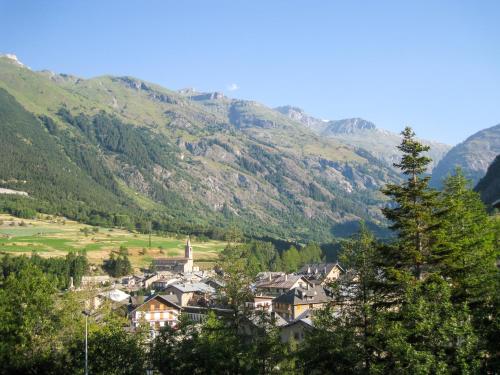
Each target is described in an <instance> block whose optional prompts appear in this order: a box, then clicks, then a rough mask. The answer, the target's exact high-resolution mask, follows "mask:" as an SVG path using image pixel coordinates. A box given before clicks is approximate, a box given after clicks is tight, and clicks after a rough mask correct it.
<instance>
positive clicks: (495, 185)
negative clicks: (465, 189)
mask: <svg viewBox="0 0 500 375" xmlns="http://www.w3.org/2000/svg"><path fill="white" fill-rule="evenodd" d="M475 190H476V191H478V192H479V194H480V195H481V199H482V200H483V202H484V203H485V204H486V205H488V206H491V205H495V206H499V205H500V154H499V155H497V157H496V158H495V160H494V161H493V163H491V165H490V166H489V167H488V171H487V172H486V175H485V176H484V177H483V178H482V179H481V180H480V181H479V183H478V184H477V186H476V188H475Z"/></svg>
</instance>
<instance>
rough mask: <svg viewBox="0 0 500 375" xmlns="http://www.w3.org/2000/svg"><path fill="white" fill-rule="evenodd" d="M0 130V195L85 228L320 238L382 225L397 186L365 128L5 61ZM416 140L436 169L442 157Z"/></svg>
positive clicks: (217, 96) (386, 143) (384, 154)
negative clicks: (128, 221) (143, 224)
mask: <svg viewBox="0 0 500 375" xmlns="http://www.w3.org/2000/svg"><path fill="white" fill-rule="evenodd" d="M0 131H1V134H2V137H1V139H0V157H1V158H2V160H3V161H4V162H3V163H1V164H0V188H6V189H13V190H17V191H23V192H26V193H28V194H29V196H30V197H32V198H36V200H37V204H38V205H39V207H40V208H41V209H43V207H44V205H51V207H56V209H57V210H58V212H59V213H61V214H64V215H66V216H68V217H73V218H78V219H81V220H83V221H87V222H92V223H99V221H100V220H108V219H109V220H114V221H115V222H116V221H117V220H118V219H117V218H118V217H130V218H141V217H147V218H149V219H150V220H151V218H153V219H154V220H156V221H158V222H163V223H165V222H166V223H168V225H167V227H168V228H172V226H173V224H172V223H181V224H179V225H180V226H188V228H189V227H191V228H192V227H197V228H200V227H203V228H207V227H220V228H226V227H232V226H235V227H239V228H241V229H242V230H243V231H244V232H245V233H246V234H248V235H252V236H274V237H279V238H283V239H294V240H305V241H307V240H318V241H324V240H328V239H330V238H332V236H342V235H349V234H350V233H352V232H353V231H354V230H355V229H356V227H357V224H356V223H357V222H358V221H359V220H360V219H363V220H365V221H367V222H368V223H369V224H370V225H371V226H372V228H374V229H376V230H377V229H379V228H383V227H384V225H385V222H384V219H383V217H382V215H381V212H380V207H381V206H382V205H383V204H384V197H383V196H382V194H381V193H380V188H381V187H383V186H384V185H385V184H386V183H391V182H399V181H401V176H400V174H399V173H398V172H397V171H396V170H395V169H394V168H393V167H392V162H394V161H395V160H396V159H397V155H398V153H397V150H396V149H395V146H396V145H397V144H398V143H399V141H400V138H399V135H396V134H394V133H390V132H387V131H384V130H379V129H377V128H376V127H375V125H373V124H372V123H370V122H369V121H365V120H361V119H346V120H340V121H322V120H318V119H316V118H314V117H312V116H309V115H306V114H305V113H304V112H303V111H302V110H299V109H297V108H294V107H289V106H287V107H280V108H277V109H272V108H269V107H266V106H265V105H263V104H260V103H257V102H254V101H247V100H240V99H232V98H228V97H226V96H225V95H223V94H222V93H216V92H214V93H203V92H197V91H196V90H193V89H185V90H179V91H173V90H169V89H166V88H163V87H161V86H158V85H156V84H153V83H149V82H146V81H143V80H140V79H137V78H134V77H128V76H101V77H95V78H91V79H83V78H79V77H76V76H72V75H68V74H57V73H53V72H50V71H39V72H36V71H32V70H31V69H29V68H28V67H26V66H25V65H23V64H22V63H20V62H19V61H18V60H17V59H16V58H15V57H13V56H3V57H0ZM426 143H428V144H431V146H432V151H431V152H432V154H431V157H433V158H434V159H435V162H436V161H438V160H439V159H440V158H441V157H442V156H443V154H444V153H445V152H446V151H447V150H448V148H449V146H446V145H442V144H438V143H434V142H430V141H426ZM158 225H159V224H158ZM174 227H175V226H174Z"/></svg>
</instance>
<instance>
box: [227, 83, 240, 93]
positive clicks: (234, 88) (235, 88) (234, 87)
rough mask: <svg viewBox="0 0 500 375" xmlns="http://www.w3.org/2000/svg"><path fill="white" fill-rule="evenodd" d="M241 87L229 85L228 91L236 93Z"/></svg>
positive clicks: (234, 84) (233, 84)
mask: <svg viewBox="0 0 500 375" xmlns="http://www.w3.org/2000/svg"><path fill="white" fill-rule="evenodd" d="M239 89H240V86H238V84H236V83H231V84H230V85H227V91H236V90H239Z"/></svg>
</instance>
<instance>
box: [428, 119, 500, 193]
mask: <svg viewBox="0 0 500 375" xmlns="http://www.w3.org/2000/svg"><path fill="white" fill-rule="evenodd" d="M499 153H500V124H497V125H494V126H491V127H489V128H486V129H483V130H480V131H478V132H476V133H474V134H472V135H471V136H469V137H468V138H467V139H466V140H465V141H463V142H461V143H459V144H458V145H456V146H455V147H453V148H452V149H450V151H449V152H448V153H447V154H446V155H445V157H444V158H443V159H442V160H441V161H440V162H439V164H438V165H437V166H436V168H435V169H434V171H433V174H432V183H433V184H434V186H440V185H441V182H442V180H443V179H444V178H445V177H446V176H447V175H449V174H452V173H454V170H455V168H456V167H460V168H461V169H462V171H463V172H464V175H465V176H466V177H467V178H468V179H470V180H471V181H472V183H473V185H476V184H477V183H478V182H479V180H480V179H481V178H482V177H483V176H484V175H485V174H486V171H487V169H488V167H489V165H490V164H491V163H492V162H493V160H494V159H495V157H496V156H497V155H498V154H499Z"/></svg>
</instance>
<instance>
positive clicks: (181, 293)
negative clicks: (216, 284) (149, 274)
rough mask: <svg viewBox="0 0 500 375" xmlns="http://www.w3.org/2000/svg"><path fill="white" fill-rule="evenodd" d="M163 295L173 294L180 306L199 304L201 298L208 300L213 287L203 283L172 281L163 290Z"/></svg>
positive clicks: (213, 292)
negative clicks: (172, 282)
mask: <svg viewBox="0 0 500 375" xmlns="http://www.w3.org/2000/svg"><path fill="white" fill-rule="evenodd" d="M163 294H164V295H167V296H175V298H176V299H177V301H178V303H179V304H180V305H181V306H187V305H189V304H190V303H191V304H193V305H197V304H199V302H201V300H203V301H205V302H202V303H205V304H206V302H208V301H209V300H210V297H211V296H212V295H213V294H215V289H214V288H212V287H211V286H209V285H207V284H204V283H174V284H171V285H169V286H168V287H167V288H166V289H165V290H164V291H163Z"/></svg>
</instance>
